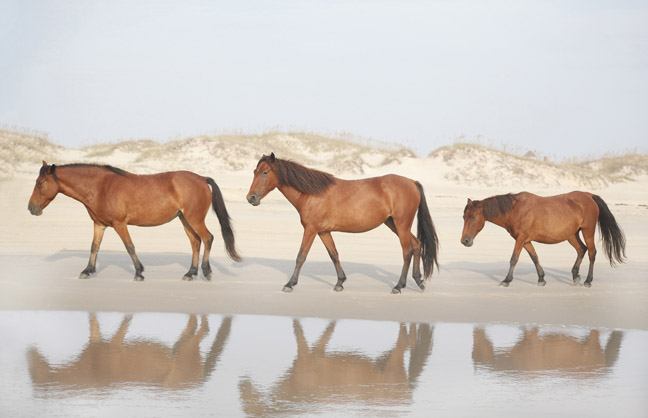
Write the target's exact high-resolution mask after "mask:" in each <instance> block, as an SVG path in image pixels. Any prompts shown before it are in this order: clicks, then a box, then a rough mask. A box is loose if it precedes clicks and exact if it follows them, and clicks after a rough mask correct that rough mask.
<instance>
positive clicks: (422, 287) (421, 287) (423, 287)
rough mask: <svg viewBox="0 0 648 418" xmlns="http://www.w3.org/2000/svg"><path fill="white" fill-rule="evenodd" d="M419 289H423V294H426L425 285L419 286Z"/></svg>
mask: <svg viewBox="0 0 648 418" xmlns="http://www.w3.org/2000/svg"><path fill="white" fill-rule="evenodd" d="M419 289H421V292H425V285H424V284H423V283H421V284H420V285H419Z"/></svg>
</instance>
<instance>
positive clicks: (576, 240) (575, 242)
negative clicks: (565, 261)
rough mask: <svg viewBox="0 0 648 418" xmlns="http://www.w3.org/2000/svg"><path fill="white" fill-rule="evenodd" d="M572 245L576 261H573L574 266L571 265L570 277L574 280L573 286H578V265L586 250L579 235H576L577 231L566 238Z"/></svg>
mask: <svg viewBox="0 0 648 418" xmlns="http://www.w3.org/2000/svg"><path fill="white" fill-rule="evenodd" d="M567 241H568V242H569V243H570V244H571V245H572V247H574V248H575V249H576V254H577V255H576V262H575V263H574V267H572V270H571V272H572V279H573V280H574V286H578V283H580V274H578V273H579V271H580V266H581V263H582V262H583V257H585V252H586V251H587V246H586V245H585V244H583V241H581V239H580V237H579V236H578V231H577V232H576V233H575V234H574V235H573V236H572V237H570V238H569V239H568V240H567Z"/></svg>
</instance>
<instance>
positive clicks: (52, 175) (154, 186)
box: [28, 161, 241, 281]
mask: <svg viewBox="0 0 648 418" xmlns="http://www.w3.org/2000/svg"><path fill="white" fill-rule="evenodd" d="M209 186H211V192H210V190H209ZM58 193H63V194H64V195H66V196H69V197H71V198H73V199H75V200H78V201H79V202H81V203H83V205H84V206H85V207H86V209H87V210H88V214H90V218H91V219H92V220H93V221H94V238H93V239H92V246H91V248H90V261H89V262H88V266H87V267H86V268H85V270H83V271H82V272H81V274H80V275H79V279H88V278H89V277H90V275H91V274H92V273H95V272H96V268H95V265H96V261H97V252H98V251H99V245H100V244H101V240H102V238H103V234H104V231H105V230H106V227H109V226H111V227H113V228H114V229H115V231H116V232H117V234H118V235H119V237H120V238H121V240H122V241H123V242H124V245H125V246H126V250H127V251H128V254H129V255H130V256H131V259H132V260H133V264H134V265H135V278H134V280H136V281H141V280H144V276H143V275H142V272H143V271H144V266H143V265H142V263H140V261H139V259H138V258H137V254H135V246H134V245H133V241H132V240H131V237H130V235H129V233H128V228H127V225H137V226H157V225H162V224H164V223H167V222H169V221H171V220H172V219H174V218H176V217H179V218H180V221H182V225H183V226H184V229H185V232H186V233H187V236H188V237H189V241H190V242H191V248H192V250H193V257H192V259H191V268H190V269H189V271H188V272H187V274H185V275H184V277H183V278H182V279H183V280H192V279H193V276H195V275H197V274H198V256H199V252H200V244H201V240H202V241H204V242H205V252H204V254H203V260H202V266H201V267H202V271H203V274H204V275H205V278H206V279H207V280H211V275H212V273H211V271H212V270H211V267H210V266H209V252H210V251H211V246H212V241H213V240H214V236H213V235H212V234H211V233H210V232H209V230H208V229H207V227H206V226H205V216H206V215H207V211H208V210H209V205H210V203H211V205H212V206H213V208H214V212H216V216H217V217H218V221H219V222H220V226H221V233H222V234H223V240H224V241H225V249H226V251H227V255H228V256H229V257H230V258H231V259H232V260H234V261H240V260H241V258H240V257H239V255H238V254H237V252H236V247H235V245H234V232H233V231H232V227H231V225H230V217H229V215H228V214H227V209H226V208H225V202H224V201H223V196H222V195H221V192H220V189H219V188H218V186H217V185H216V183H215V182H214V180H213V179H211V178H209V177H202V176H199V175H197V174H194V173H191V172H189V171H170V172H167V173H159V174H152V175H136V174H133V173H129V172H127V171H124V170H121V169H119V168H115V167H111V166H109V165H94V164H68V165H62V166H56V165H54V164H52V165H48V164H47V163H46V162H45V161H43V166H42V167H41V169H40V173H39V175H38V178H37V179H36V185H35V186H34V191H33V193H32V195H31V198H30V199H29V206H28V209H29V212H31V214H32V215H36V216H38V215H41V214H42V213H43V209H45V208H46V207H47V205H49V204H50V202H51V201H52V200H53V199H54V198H55V197H56V195H57V194H58ZM210 197H211V199H210Z"/></svg>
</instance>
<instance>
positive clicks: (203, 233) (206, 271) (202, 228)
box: [196, 219, 214, 281]
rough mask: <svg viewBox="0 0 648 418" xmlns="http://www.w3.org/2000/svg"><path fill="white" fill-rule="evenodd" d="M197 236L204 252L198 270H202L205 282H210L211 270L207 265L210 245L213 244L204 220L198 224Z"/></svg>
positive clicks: (212, 236)
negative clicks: (201, 241) (203, 246)
mask: <svg viewBox="0 0 648 418" xmlns="http://www.w3.org/2000/svg"><path fill="white" fill-rule="evenodd" d="M196 232H198V235H200V237H201V238H202V240H203V242H204V243H205V251H204V253H203V258H202V264H201V265H200V268H201V269H202V272H203V275H204V276H205V280H207V281H211V279H212V269H211V266H210V265H209V254H210V253H211V248H212V243H213V242H214V235H213V234H212V233H211V232H209V230H208V229H207V226H206V225H205V220H204V219H203V221H202V222H199V223H198V227H197V231H196Z"/></svg>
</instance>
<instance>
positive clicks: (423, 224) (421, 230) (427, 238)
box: [414, 181, 439, 279]
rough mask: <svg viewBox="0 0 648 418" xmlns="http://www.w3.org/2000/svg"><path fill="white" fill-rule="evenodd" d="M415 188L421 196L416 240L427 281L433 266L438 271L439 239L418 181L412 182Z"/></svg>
mask: <svg viewBox="0 0 648 418" xmlns="http://www.w3.org/2000/svg"><path fill="white" fill-rule="evenodd" d="M414 183H415V184H416V188H417V189H418V190H419V193H420V194H421V202H420V203H419V208H418V216H417V217H418V225H417V234H416V238H418V240H419V241H420V242H421V259H422V260H423V276H424V277H425V278H426V279H427V278H428V277H430V276H432V271H433V270H434V265H436V268H437V270H438V269H439V262H438V260H437V254H438V251H439V239H438V238H437V234H436V231H435V230H434V223H433V222H432V217H431V216H430V210H429V209H428V205H427V201H426V200H425V193H424V192H423V186H421V183H419V182H418V181H416V182H414Z"/></svg>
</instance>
